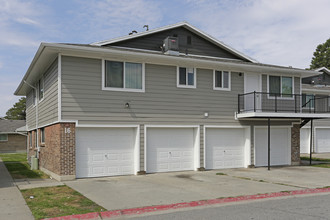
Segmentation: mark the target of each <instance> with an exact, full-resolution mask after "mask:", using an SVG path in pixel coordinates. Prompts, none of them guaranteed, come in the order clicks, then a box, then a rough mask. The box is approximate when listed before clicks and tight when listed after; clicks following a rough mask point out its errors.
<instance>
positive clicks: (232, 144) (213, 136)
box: [205, 128, 246, 169]
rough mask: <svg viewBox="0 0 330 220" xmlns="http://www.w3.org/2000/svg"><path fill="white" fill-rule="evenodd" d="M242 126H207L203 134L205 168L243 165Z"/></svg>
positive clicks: (243, 139)
mask: <svg viewBox="0 0 330 220" xmlns="http://www.w3.org/2000/svg"><path fill="white" fill-rule="evenodd" d="M245 136H246V135H245V129H244V128H220V129H219V128H207V129H206V134H205V168H206V169H222V168H238V167H244V155H245V140H246V137H245Z"/></svg>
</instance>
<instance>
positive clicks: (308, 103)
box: [236, 92, 330, 118]
mask: <svg viewBox="0 0 330 220" xmlns="http://www.w3.org/2000/svg"><path fill="white" fill-rule="evenodd" d="M236 117H237V118H251V117H279V118H329V117H330V96H321V95H317V96H311V95H302V94H282V93H265V92H250V93H246V94H239V95H238V111H237V115H236Z"/></svg>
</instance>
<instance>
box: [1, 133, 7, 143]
mask: <svg viewBox="0 0 330 220" xmlns="http://www.w3.org/2000/svg"><path fill="white" fill-rule="evenodd" d="M0 135H5V137H6V140H0V142H7V141H8V134H0Z"/></svg>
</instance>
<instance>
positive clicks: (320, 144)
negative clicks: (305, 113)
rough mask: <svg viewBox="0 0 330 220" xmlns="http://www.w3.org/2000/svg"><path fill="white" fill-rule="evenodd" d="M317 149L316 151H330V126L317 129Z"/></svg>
mask: <svg viewBox="0 0 330 220" xmlns="http://www.w3.org/2000/svg"><path fill="white" fill-rule="evenodd" d="M315 151H316V153H328V152H330V128H316V129H315Z"/></svg>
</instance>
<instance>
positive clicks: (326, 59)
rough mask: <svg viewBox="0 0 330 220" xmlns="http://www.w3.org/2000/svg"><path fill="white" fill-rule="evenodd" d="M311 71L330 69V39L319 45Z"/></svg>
mask: <svg viewBox="0 0 330 220" xmlns="http://www.w3.org/2000/svg"><path fill="white" fill-rule="evenodd" d="M313 55H314V56H313V58H312V62H311V65H310V68H311V69H317V68H320V67H326V68H328V69H330V38H329V39H328V40H327V41H326V42H325V43H323V44H319V45H318V46H317V47H316V50H315V52H314V53H313Z"/></svg>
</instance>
